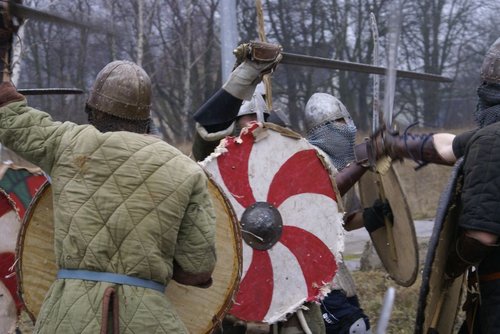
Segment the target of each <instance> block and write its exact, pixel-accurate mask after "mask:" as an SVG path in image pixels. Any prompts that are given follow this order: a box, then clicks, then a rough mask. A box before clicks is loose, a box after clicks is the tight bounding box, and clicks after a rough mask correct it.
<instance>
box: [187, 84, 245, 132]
mask: <svg viewBox="0 0 500 334" xmlns="http://www.w3.org/2000/svg"><path fill="white" fill-rule="evenodd" d="M242 103H243V100H240V99H238V98H236V97H234V96H232V95H231V94H229V93H228V92H226V91H225V90H224V89H222V88H221V89H219V90H218V91H217V92H216V93H215V94H214V95H213V96H212V97H211V98H210V99H208V101H207V102H205V103H204V104H203V105H202V106H201V107H200V109H198V110H197V111H196V113H195V114H194V116H193V119H194V120H195V121H196V122H198V123H200V124H201V125H202V126H203V127H204V128H205V129H206V130H207V131H208V132H217V131H221V130H224V129H226V128H228V127H229V126H230V125H231V124H232V123H233V122H234V120H235V119H236V116H237V115H238V110H239V109H240V107H241V104H242Z"/></svg>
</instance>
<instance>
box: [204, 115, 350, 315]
mask: <svg viewBox="0 0 500 334" xmlns="http://www.w3.org/2000/svg"><path fill="white" fill-rule="evenodd" d="M325 160H326V158H323V156H322V155H321V154H320V153H319V152H318V151H317V150H316V149H315V148H314V146H312V145H311V144H309V143H308V142H307V140H305V139H304V138H302V137H301V136H300V135H298V134H297V133H295V132H292V131H290V130H287V129H285V128H281V127H279V126H276V125H271V124H267V123H265V124H264V125H263V124H260V123H253V124H252V125H250V126H249V127H247V128H244V129H243V130H242V131H241V134H240V136H239V137H237V138H235V137H228V138H226V139H224V140H223V141H222V142H221V144H220V145H219V147H218V148H217V149H216V151H215V152H214V153H213V154H212V155H211V156H209V157H208V158H207V159H205V161H203V163H202V164H203V166H204V168H205V170H206V171H207V172H208V173H209V174H210V175H211V177H212V178H213V179H214V180H215V182H217V183H218V185H219V186H220V188H221V190H222V191H223V192H224V193H225V194H227V196H228V198H229V200H230V201H231V204H232V205H233V207H234V209H235V212H236V215H237V217H238V219H239V220H240V223H241V229H242V231H241V232H242V238H243V240H244V242H243V273H242V281H241V283H240V288H239V291H238V293H237V295H236V300H235V303H234V306H233V307H232V308H231V310H230V311H229V313H231V314H232V315H234V316H235V317H237V318H239V319H242V320H245V321H256V322H266V323H275V322H277V321H279V320H283V319H284V318H285V317H286V315H287V314H288V313H292V312H294V311H296V310H297V309H298V308H299V307H300V306H301V305H302V304H303V303H304V302H305V301H313V300H316V299H317V298H318V297H319V296H320V295H321V294H322V292H323V293H324V292H325V291H324V290H327V289H322V288H324V287H327V286H328V284H329V283H330V282H331V281H332V279H333V277H334V275H335V272H336V270H337V261H338V260H340V252H341V250H342V249H343V241H344V239H343V238H344V229H343V226H342V214H341V213H340V212H339V208H338V203H337V198H338V197H337V194H336V190H335V189H336V186H335V183H334V179H333V177H332V176H331V173H330V169H329V167H328V165H327V164H326V162H325Z"/></svg>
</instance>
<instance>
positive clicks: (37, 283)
mask: <svg viewBox="0 0 500 334" xmlns="http://www.w3.org/2000/svg"><path fill="white" fill-rule="evenodd" d="M209 192H210V195H211V198H212V202H213V205H214V208H215V212H216V217H217V222H216V252H217V264H216V268H215V270H214V273H213V275H212V279H213V284H212V286H211V287H210V288H208V289H200V288H196V287H191V286H186V285H181V284H178V283H176V282H175V281H171V282H170V283H169V285H168V287H167V290H166V292H165V293H166V295H167V296H168V298H169V300H170V301H171V302H172V304H173V305H174V307H175V309H176V311H177V313H178V314H179V316H180V318H181V319H182V321H183V322H184V324H185V325H186V327H187V328H188V329H189V332H190V333H196V334H197V333H200V334H202V333H211V332H212V330H213V328H215V327H217V326H218V325H219V324H220V323H221V322H222V318H223V317H224V315H225V313H226V312H227V310H228V309H229V308H230V307H231V304H232V301H233V298H234V294H235V291H236V289H237V287H238V283H239V280H240V275H241V262H242V261H241V257H242V255H241V239H240V229H239V225H238V224H237V221H236V218H235V214H234V212H233V210H232V208H231V207H230V205H229V204H228V203H229V202H228V200H227V199H226V198H225V197H224V194H222V193H221V192H220V191H219V189H218V187H217V186H216V185H215V184H214V182H212V181H210V182H209ZM53 245H54V234H53V208H52V190H51V187H50V185H49V184H48V183H47V184H46V185H45V187H44V188H43V189H41V191H39V192H38V193H37V195H36V199H35V201H34V203H33V205H32V206H31V207H30V209H29V210H28V213H27V215H26V217H25V219H24V221H23V224H22V228H21V232H20V235H19V240H18V245H17V256H18V258H19V259H20V260H19V261H18V263H17V265H16V269H17V273H18V275H19V277H20V278H21V280H20V285H19V291H20V295H21V297H22V300H23V301H24V303H25V305H26V309H27V311H28V312H30V313H31V315H32V317H33V318H36V315H37V314H38V312H39V311H40V308H41V305H42V302H43V300H44V297H45V294H46V292H47V291H48V289H49V287H50V285H51V284H52V282H53V281H54V280H55V277H56V272H57V267H56V263H55V256H54V246H53Z"/></svg>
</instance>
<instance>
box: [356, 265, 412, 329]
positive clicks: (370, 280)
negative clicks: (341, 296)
mask: <svg viewBox="0 0 500 334" xmlns="http://www.w3.org/2000/svg"><path fill="white" fill-rule="evenodd" d="M353 276H354V280H355V281H356V285H357V290H358V296H359V299H360V302H361V305H362V307H363V310H364V311H365V313H366V315H368V317H369V318H370V322H371V325H372V328H376V324H377V322H378V317H379V316H380V310H381V307H382V304H383V300H384V294H385V292H386V290H387V289H388V288H389V287H391V286H392V287H394V288H396V298H395V300H394V306H393V309H392V314H391V318H390V322H389V326H388V328H387V333H394V334H396V333H398V334H406V333H413V329H414V326H415V316H416V310H417V301H418V293H419V289H420V277H419V278H418V279H417V282H416V283H415V284H413V285H412V286H411V287H408V288H403V287H400V286H398V285H396V284H394V281H392V280H391V279H390V278H388V277H387V274H386V273H385V272H384V271H369V272H362V271H355V272H353Z"/></svg>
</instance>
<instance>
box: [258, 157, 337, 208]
mask: <svg viewBox="0 0 500 334" xmlns="http://www.w3.org/2000/svg"><path fill="white" fill-rule="evenodd" d="M303 193H313V194H322V195H325V196H328V197H330V198H332V199H333V200H335V201H337V196H336V195H335V191H334V190H333V185H332V182H331V180H330V175H329V174H328V171H327V170H326V169H325V167H324V166H323V164H322V163H321V161H320V160H319V158H318V156H317V153H316V150H314V149H311V150H304V151H300V152H297V153H295V154H294V155H293V156H291V157H290V159H288V160H287V161H285V163H284V164H283V165H282V166H281V168H280V169H279V170H278V172H277V173H276V174H275V175H274V178H273V180H272V181H271V185H270V187H269V193H268V195H267V202H268V203H271V204H272V205H274V206H275V207H278V206H280V205H281V204H282V203H283V201H285V200H286V199H287V198H289V197H291V196H294V195H297V194H303Z"/></svg>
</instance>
